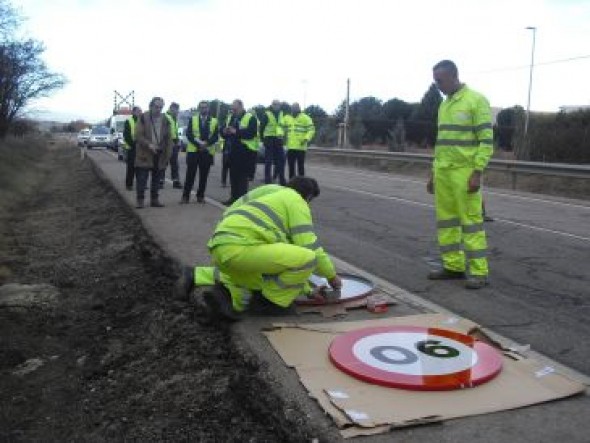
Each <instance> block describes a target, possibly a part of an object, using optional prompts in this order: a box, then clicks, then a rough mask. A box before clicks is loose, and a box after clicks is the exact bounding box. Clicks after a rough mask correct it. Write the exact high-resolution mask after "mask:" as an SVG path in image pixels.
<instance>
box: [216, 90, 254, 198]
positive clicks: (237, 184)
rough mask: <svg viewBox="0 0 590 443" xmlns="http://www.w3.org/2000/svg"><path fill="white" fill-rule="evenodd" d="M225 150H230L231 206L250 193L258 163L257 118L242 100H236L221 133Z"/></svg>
mask: <svg viewBox="0 0 590 443" xmlns="http://www.w3.org/2000/svg"><path fill="white" fill-rule="evenodd" d="M221 135H222V137H223V138H224V148H226V147H227V149H228V150H229V163H230V168H229V181H230V186H231V196H230V198H229V200H227V201H225V202H224V204H225V205H226V206H229V205H231V204H232V203H233V202H235V201H236V200H237V199H239V198H240V197H241V196H242V195H244V194H246V193H247V192H248V176H249V175H250V173H251V172H252V162H253V161H254V162H255V161H256V151H257V150H258V125H257V120H256V118H255V117H254V116H253V115H252V114H251V113H249V112H246V111H245V110H244V104H243V103H242V101H241V100H234V101H233V102H232V105H231V113H230V114H229V115H228V116H227V120H226V124H225V126H224V128H223V130H222V131H221Z"/></svg>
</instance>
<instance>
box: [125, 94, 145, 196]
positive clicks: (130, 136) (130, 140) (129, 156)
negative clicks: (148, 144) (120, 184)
mask: <svg viewBox="0 0 590 443" xmlns="http://www.w3.org/2000/svg"><path fill="white" fill-rule="evenodd" d="M140 115H141V108H140V107H139V106H134V107H133V110H132V111H131V117H129V118H128V119H127V120H126V121H125V127H124V129H123V140H124V141H125V145H124V148H125V153H126V155H125V163H126V164H127V172H126V173H125V187H126V188H127V190H128V191H131V190H132V189H133V177H135V124H136V123H137V119H138V118H139V116H140Z"/></svg>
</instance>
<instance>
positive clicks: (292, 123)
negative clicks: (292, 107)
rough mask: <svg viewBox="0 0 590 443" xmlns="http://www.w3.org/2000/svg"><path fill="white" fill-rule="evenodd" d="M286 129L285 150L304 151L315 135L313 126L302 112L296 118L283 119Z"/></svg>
mask: <svg viewBox="0 0 590 443" xmlns="http://www.w3.org/2000/svg"><path fill="white" fill-rule="evenodd" d="M284 121H285V126H286V127H287V142H286V143H285V146H286V147H287V149H298V150H301V151H304V150H306V149H307V145H308V144H309V142H310V140H311V139H312V138H313V136H314V135H315V126H314V125H313V120H312V119H311V117H310V116H309V115H307V114H305V113H304V112H300V113H299V114H297V115H296V116H293V115H286V116H285V118H284Z"/></svg>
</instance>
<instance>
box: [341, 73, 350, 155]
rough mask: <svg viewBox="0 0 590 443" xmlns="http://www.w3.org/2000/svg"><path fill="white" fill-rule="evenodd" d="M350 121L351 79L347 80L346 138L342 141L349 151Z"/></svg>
mask: <svg viewBox="0 0 590 443" xmlns="http://www.w3.org/2000/svg"><path fill="white" fill-rule="evenodd" d="M349 120H350V79H349V78H348V79H346V102H345V103H344V136H343V140H342V144H343V147H344V148H346V149H348V147H349V144H348V129H349V126H348V125H349Z"/></svg>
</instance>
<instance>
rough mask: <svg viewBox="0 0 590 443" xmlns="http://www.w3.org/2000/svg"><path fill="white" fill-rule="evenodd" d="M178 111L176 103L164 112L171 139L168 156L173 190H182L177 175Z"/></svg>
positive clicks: (178, 146)
mask: <svg viewBox="0 0 590 443" xmlns="http://www.w3.org/2000/svg"><path fill="white" fill-rule="evenodd" d="M179 111H180V105H179V104H178V103H176V102H172V103H170V107H169V108H168V111H166V114H165V115H166V118H167V119H168V121H169V122H170V129H171V134H170V135H171V137H172V143H173V145H172V155H171V156H170V175H171V176H172V187H173V188H174V189H182V184H181V183H180V175H179V173H178V153H179V151H180V140H179V139H178V112H179ZM165 175H166V174H165V173H164V176H163V177H162V181H161V184H162V186H164V180H165V179H166V177H165Z"/></svg>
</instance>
